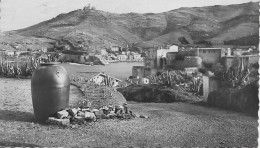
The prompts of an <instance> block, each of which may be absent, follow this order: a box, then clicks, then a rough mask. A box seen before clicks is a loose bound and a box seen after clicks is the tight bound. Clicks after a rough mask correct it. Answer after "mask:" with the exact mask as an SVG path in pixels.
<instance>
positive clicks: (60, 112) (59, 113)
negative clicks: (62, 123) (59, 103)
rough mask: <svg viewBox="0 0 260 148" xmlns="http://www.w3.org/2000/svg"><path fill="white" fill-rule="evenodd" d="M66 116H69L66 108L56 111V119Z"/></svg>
mask: <svg viewBox="0 0 260 148" xmlns="http://www.w3.org/2000/svg"><path fill="white" fill-rule="evenodd" d="M68 116H69V113H68V112H67V111H66V110H62V111H59V112H57V117H58V119H62V118H67V117H68Z"/></svg>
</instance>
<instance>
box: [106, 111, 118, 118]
mask: <svg viewBox="0 0 260 148" xmlns="http://www.w3.org/2000/svg"><path fill="white" fill-rule="evenodd" d="M107 116H108V118H111V119H114V118H116V114H115V113H114V112H113V111H111V112H110V113H109V114H108V115H107Z"/></svg>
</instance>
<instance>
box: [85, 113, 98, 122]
mask: <svg viewBox="0 0 260 148" xmlns="http://www.w3.org/2000/svg"><path fill="white" fill-rule="evenodd" d="M84 118H85V119H86V120H89V121H96V115H95V114H94V113H92V112H85V116H84Z"/></svg>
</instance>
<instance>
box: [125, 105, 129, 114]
mask: <svg viewBox="0 0 260 148" xmlns="http://www.w3.org/2000/svg"><path fill="white" fill-rule="evenodd" d="M128 110H129V109H128V106H127V105H124V112H125V113H126V114H128Z"/></svg>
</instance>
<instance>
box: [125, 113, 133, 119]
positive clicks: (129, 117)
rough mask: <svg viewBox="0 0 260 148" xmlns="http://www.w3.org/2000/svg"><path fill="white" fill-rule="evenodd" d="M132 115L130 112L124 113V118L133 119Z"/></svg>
mask: <svg viewBox="0 0 260 148" xmlns="http://www.w3.org/2000/svg"><path fill="white" fill-rule="evenodd" d="M131 118H132V116H131V115H130V114H124V119H131Z"/></svg>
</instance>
